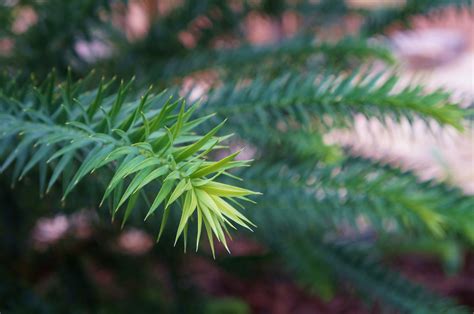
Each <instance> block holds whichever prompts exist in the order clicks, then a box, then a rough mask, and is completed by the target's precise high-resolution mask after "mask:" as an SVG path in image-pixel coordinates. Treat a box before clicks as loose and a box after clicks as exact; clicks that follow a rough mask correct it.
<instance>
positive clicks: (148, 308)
mask: <svg viewBox="0 0 474 314" xmlns="http://www.w3.org/2000/svg"><path fill="white" fill-rule="evenodd" d="M473 20H474V18H473V13H472V4H471V1H462V0H451V1H448V0H436V1H425V0H407V1H382V0H380V1H378V0H377V1H376V0H368V1H363V0H350V1H349V0H348V1H342V0H337V1H334V0H319V1H298V0H296V1H285V0H273V1H272V0H255V1H245V0H229V1H223V0H200V1H198V0H180V1H172V0H169V1H165V0H163V1H161V0H134V1H132V0H129V1H125V0H123V1H121V0H81V1H79V0H78V1H72V0H71V1H64V0H43V1H38V0H4V1H2V3H0V25H1V27H0V65H1V67H2V69H3V72H4V73H3V75H2V77H1V85H0V86H1V87H0V95H1V96H2V99H7V98H8V99H10V100H11V99H16V100H18V101H19V102H22V101H25V102H27V101H28V100H29V99H32V97H30V96H29V95H30V94H34V92H35V90H37V89H40V87H39V86H41V82H44V80H45V79H46V78H47V77H48V75H49V77H52V76H53V75H54V76H55V77H56V78H57V79H58V81H65V80H71V81H74V82H79V80H80V79H81V78H83V77H85V76H87V75H88V74H89V73H91V71H92V72H93V74H92V75H90V76H89V81H88V84H89V85H90V86H98V84H99V82H100V80H101V78H102V77H105V78H107V79H110V78H112V77H118V78H120V79H130V78H132V77H134V78H135V79H134V81H133V83H132V87H131V90H130V91H129V92H128V93H127V96H126V97H127V100H129V101H132V100H134V99H138V97H139V96H140V95H143V93H144V92H145V91H146V90H147V89H148V88H149V86H150V85H152V90H153V91H156V92H160V91H162V90H163V89H165V88H167V91H166V92H165V94H164V96H163V97H167V96H169V95H180V96H182V97H183V98H184V99H186V100H188V101H189V102H191V103H192V102H194V101H197V100H200V101H202V104H201V106H200V107H199V109H198V110H197V115H198V116H205V115H207V114H215V116H214V117H213V118H211V119H210V120H209V121H207V122H205V123H203V124H202V125H200V126H199V127H198V130H199V131H203V130H210V129H211V128H212V127H213V126H215V125H216V124H217V123H218V122H219V121H221V120H223V119H225V118H228V119H229V120H228V121H227V123H226V124H225V126H224V130H225V131H228V132H229V133H235V136H234V137H233V138H232V139H231V140H229V142H228V145H229V147H230V149H229V150H230V151H235V150H237V149H239V148H242V147H245V150H244V152H243V153H242V154H243V155H244V157H246V158H251V159H255V161H254V162H253V163H252V165H251V166H250V168H247V169H244V170H242V171H239V172H237V173H236V174H238V175H239V176H242V177H243V178H244V182H243V186H244V187H246V188H252V189H255V190H257V191H260V192H262V193H263V195H262V196H261V197H258V198H257V199H256V201H257V204H254V205H250V206H247V207H248V208H247V209H246V210H245V211H244V212H245V215H247V216H248V217H249V218H250V219H251V220H252V221H253V222H255V223H256V225H257V228H256V230H255V232H254V233H250V232H246V231H243V230H238V231H235V232H233V236H234V239H233V241H231V242H230V243H229V246H230V248H231V252H232V254H230V255H229V254H227V253H226V252H225V250H224V248H223V246H222V245H217V247H216V251H217V256H216V258H215V259H213V258H212V255H211V252H210V249H209V246H208V245H207V246H206V245H204V246H205V247H204V249H203V250H201V251H200V252H198V253H194V252H187V253H183V250H182V249H181V247H173V246H172V241H173V240H174V233H173V232H171V230H173V229H172V228H171V229H170V230H166V231H165V233H164V235H163V238H164V239H163V240H162V241H160V243H158V244H155V241H154V239H155V235H156V233H157V230H156V223H154V222H153V223H146V224H144V223H143V222H142V218H141V217H142V216H141V215H136V214H135V213H132V216H131V217H130V219H129V222H128V223H127V225H126V227H125V228H124V229H123V230H122V229H121V227H120V222H117V221H115V222H113V223H110V215H109V213H108V212H107V211H106V210H103V209H97V204H98V202H97V200H98V199H100V196H101V195H99V194H100V193H99V192H98V190H101V189H102V188H103V187H102V186H103V182H102V181H103V180H102V179H101V178H100V176H89V177H88V178H87V179H86V182H83V183H81V184H80V185H79V186H78V188H77V190H76V191H75V192H74V193H73V194H72V195H71V197H70V198H68V199H67V201H66V203H61V202H60V199H61V189H60V188H57V189H53V190H52V191H51V192H50V193H49V194H47V195H44V196H42V197H40V194H39V193H38V189H39V187H38V183H37V182H38V179H37V177H40V176H41V173H40V171H39V170H34V171H33V172H32V173H31V174H30V175H29V176H27V177H25V178H24V179H23V180H22V181H20V182H14V183H13V184H12V180H11V177H12V176H13V177H15V174H14V172H15V170H6V171H5V172H3V173H2V175H1V176H0V184H1V188H0V200H1V203H2V204H3V205H2V210H1V211H0V246H1V247H0V263H1V268H0V278H1V279H0V312H2V313H129V312H136V313H156V312H160V313H161V312H162V313H379V312H396V311H398V312H402V313H404V312H410V313H457V312H460V313H464V312H465V313H469V312H470V311H472V308H473V307H474V303H473V300H474V283H473V282H474V255H473V251H472V248H473V243H474V200H473V197H472V196H471V195H472V193H473V192H474V189H473V186H472V182H474V180H473V178H474V176H473V174H472V168H474V167H473V156H472V147H473V146H472V125H471V124H472V122H471V120H472V117H471V116H472V99H473V98H472V97H473V96H474V92H473V90H474V88H473V86H472V66H471V68H470V69H471V72H470V75H471V84H470V85H467V87H465V86H464V85H462V84H463V83H465V82H463V83H461V84H458V85H456V84H451V85H450V84H449V83H448V84H444V83H445V82H444V81H443V82H442V84H437V83H436V82H432V81H429V79H425V81H423V82H422V83H420V80H416V79H414V76H416V74H419V73H422V74H426V73H429V74H431V75H432V76H434V77H436V75H437V74H436V67H440V66H441V72H442V73H451V72H449V71H450V70H446V68H443V66H444V65H445V64H453V62H454V63H455V62H456V61H453V60H459V59H462V58H464V56H465V55H466V54H468V55H469V56H470V57H469V58H471V59H467V60H469V61H470V62H471V64H472V56H473V52H472V51H473V50H472V49H473V47H474V45H473V42H474V39H473V38H472V26H473ZM464 36H465V37H464ZM469 61H468V63H469ZM459 67H463V66H462V65H461V66H459ZM467 71H468V72H469V68H468V69H467ZM464 74H465V72H464ZM452 75H453V76H456V74H452ZM468 75H469V73H468ZM441 76H442V74H441ZM461 77H462V78H465V76H461ZM459 80H461V79H459ZM465 80H466V79H464V81H465ZM467 80H469V79H467ZM78 84H79V83H78ZM74 86H76V85H74ZM406 86H408V87H406ZM440 86H447V87H449V88H450V89H451V90H452V91H453V93H451V94H450V93H447V92H445V91H442V90H438V89H437V88H439V87H440ZM459 86H460V88H458V89H457V87H459ZM403 87H406V88H403ZM5 104H7V101H5V100H2V106H5ZM2 108H4V107H2ZM461 130H463V131H462V132H463V133H461ZM466 134H467V135H466ZM397 140H398V141H397ZM399 143H402V144H399ZM9 149H10V148H8V147H7V146H1V150H0V154H1V155H2V159H3V156H4V155H5V154H7V153H8V152H9ZM448 151H449V152H451V153H452V154H453V155H455V157H452V156H451V155H450V154H447V153H446V152H448ZM427 156H428V157H427ZM216 157H222V156H216ZM13 185H14V188H12V187H13ZM171 216H172V217H171V218H170V219H171V220H172V223H175V224H177V221H178V219H179V216H178V215H174V216H173V215H171Z"/></svg>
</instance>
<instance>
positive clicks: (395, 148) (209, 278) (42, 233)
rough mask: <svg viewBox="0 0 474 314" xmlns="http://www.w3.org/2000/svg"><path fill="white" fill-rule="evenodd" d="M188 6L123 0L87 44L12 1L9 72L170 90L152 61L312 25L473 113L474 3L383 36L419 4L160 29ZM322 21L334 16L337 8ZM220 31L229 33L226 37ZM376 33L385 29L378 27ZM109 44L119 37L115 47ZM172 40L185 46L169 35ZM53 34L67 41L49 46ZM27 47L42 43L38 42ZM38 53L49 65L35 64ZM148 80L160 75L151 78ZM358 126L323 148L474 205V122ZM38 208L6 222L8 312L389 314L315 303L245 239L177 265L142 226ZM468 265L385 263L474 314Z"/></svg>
mask: <svg viewBox="0 0 474 314" xmlns="http://www.w3.org/2000/svg"><path fill="white" fill-rule="evenodd" d="M62 1H64V0H59V2H62ZM52 2H54V1H52ZM59 2H58V5H59ZM65 2H67V1H65ZM73 2H74V1H71V3H73ZM99 2H101V1H97V3H99ZM182 2H183V1H178V0H176V1H173V0H168V1H161V0H130V1H127V2H121V1H115V2H111V5H112V7H111V8H108V9H107V10H102V9H100V8H99V9H97V10H95V9H93V10H91V23H95V22H96V19H97V20H98V21H107V25H108V27H110V28H111V29H107V30H106V31H105V30H102V29H101V28H96V29H95V30H94V32H92V34H88V35H87V36H85V35H84V34H83V33H81V30H80V29H74V28H75V27H77V25H80V23H79V22H78V21H75V20H74V17H73V16H67V15H66V13H65V15H64V16H58V17H56V18H50V19H45V18H44V16H47V15H48V14H58V13H59V12H54V13H48V12H44V11H40V12H38V11H37V8H39V7H41V6H37V5H36V4H35V1H21V0H4V1H3V3H2V4H0V6H2V7H3V8H2V10H3V11H5V12H7V13H5V14H4V15H5V16H4V19H1V17H0V22H1V23H2V25H0V55H1V56H2V58H3V60H5V61H4V63H3V65H4V66H5V67H9V66H12V65H15V66H16V65H17V66H18V67H28V68H31V69H35V70H36V72H37V73H39V74H38V75H41V74H42V73H45V72H47V71H48V70H47V69H49V67H50V66H54V67H56V68H57V69H58V70H59V71H61V70H62V69H65V68H66V67H67V65H70V66H71V67H72V71H73V75H75V76H81V75H83V74H84V73H86V72H88V71H89V70H90V69H92V68H95V69H96V71H98V72H103V73H104V75H107V74H108V73H117V75H119V76H120V75H121V76H126V75H130V74H135V75H136V76H137V80H138V81H140V80H141V79H144V80H147V81H152V83H154V84H158V85H159V84H160V81H159V79H157V80H156V82H154V80H153V78H151V79H150V78H148V77H147V75H148V74H149V73H147V62H149V60H154V58H156V59H157V60H154V61H156V64H158V65H159V64H160V58H162V59H165V58H168V57H169V55H170V54H171V55H172V56H173V57H175V55H174V53H176V58H179V57H180V56H181V55H185V53H186V52H188V51H189V50H193V49H195V50H196V51H199V50H200V48H201V46H203V45H212V46H213V47H216V48H232V47H236V46H238V45H239V42H240V41H242V40H243V41H245V42H248V43H251V44H253V45H265V44H271V43H274V42H279V41H281V40H283V39H285V38H291V37H292V36H294V35H295V34H297V33H298V32H299V31H300V30H301V29H304V28H311V27H314V28H315V29H317V30H318V34H319V35H320V36H319V38H318V39H319V40H325V41H329V42H336V41H338V40H339V39H342V38H344V37H346V36H350V35H353V34H356V33H359V32H360V31H361V29H363V28H364V32H365V33H366V34H367V36H368V37H369V41H372V42H374V43H377V44H379V45H382V46H384V47H386V48H387V49H389V50H390V51H391V52H392V53H393V55H394V56H395V62H396V64H397V65H396V68H397V73H399V75H400V76H401V77H402V78H403V80H402V82H401V83H403V84H410V83H412V82H422V83H424V84H425V85H426V86H427V87H428V88H429V89H430V90H436V89H439V88H442V89H447V90H449V91H452V93H453V99H454V100H456V101H457V102H459V103H460V104H461V105H462V106H464V107H466V108H468V107H470V106H471V104H472V103H473V101H474V14H473V8H472V6H471V7H469V6H467V7H466V6H463V7H462V8H461V9H460V8H458V7H454V6H447V7H443V8H441V9H434V10H426V12H424V10H420V12H421V13H419V14H418V13H414V14H412V15H411V16H410V17H409V18H408V20H407V21H405V22H407V23H397V22H395V23H387V25H383V24H384V23H383V22H384V18H386V19H387V21H389V15H387V16H384V15H383V14H380V16H378V15H375V12H385V11H386V10H388V11H390V10H395V11H396V9H397V8H402V7H404V6H406V5H407V3H409V2H410V0H406V1H402V0H398V1H397V0H347V1H345V2H344V1H341V5H342V6H344V7H345V8H346V9H345V10H347V13H344V14H341V15H340V16H337V23H331V21H330V19H328V18H327V16H325V18H324V20H325V21H326V22H325V23H315V24H316V26H314V25H308V24H307V21H306V20H305V19H304V18H303V17H302V14H303V12H299V11H298V10H296V9H295V10H287V11H283V12H280V11H279V7H278V3H279V1H275V2H273V1H263V0H261V1H258V0H256V1H255V2H256V3H260V2H265V3H266V5H267V7H265V6H263V7H265V10H250V11H248V12H247V11H245V16H243V17H240V22H239V23H238V25H237V29H238V31H237V32H236V33H237V34H238V36H240V37H238V36H235V34H234V36H230V35H228V34H227V30H228V29H230V28H233V27H235V25H234V24H233V23H234V21H228V20H226V19H219V18H218V17H219V15H222V14H224V13H223V12H222V10H221V9H222V8H221V6H220V5H219V4H215V6H216V8H215V9H214V10H213V9H212V8H211V9H210V10H208V11H207V14H208V16H206V15H200V16H197V17H195V18H193V19H192V20H190V21H189V20H183V23H186V25H183V26H182V27H180V28H177V29H176V30H173V29H171V31H170V30H169V29H167V27H175V25H177V23H171V22H170V23H169V24H166V23H164V22H163V23H162V24H160V23H159V22H156V21H157V19H158V18H159V17H168V18H169V21H173V22H174V20H173V19H180V18H183V17H182V16H184V15H185V14H184V13H180V12H179V11H177V10H176V8H179V7H180V6H181V5H183V3H182ZM218 2H219V1H218ZM228 2H229V8H235V9H236V10H240V9H241V8H240V6H242V5H243V4H242V3H243V2H242V1H228ZM251 2H252V1H251ZM316 2H317V1H316ZM335 2H337V1H335ZM428 5H429V4H428ZM328 6H329V5H328ZM196 7H198V6H196ZM226 7H227V6H226ZM359 10H361V11H364V12H366V11H370V12H374V20H373V21H372V24H371V23H367V21H366V20H365V19H364V17H363V15H362V14H358V12H359ZM3 11H2V12H3ZM274 12H278V14H274ZM338 12H339V11H338ZM324 14H328V15H330V14H331V10H329V9H328V11H327V12H325V13H324ZM338 14H339V13H338ZM92 15H94V17H92ZM96 16H97V17H96ZM315 18H317V17H315ZM62 19H66V20H67V19H71V28H72V29H64V30H63V35H64V37H63V38H61V36H57V34H48V33H47V31H45V30H47V29H48V27H49V26H51V24H54V23H61V20H62ZM334 19H336V17H335V18H334ZM380 19H381V21H382V22H381V23H379V22H380V21H379V20H380ZM327 20H329V22H327ZM42 21H46V22H44V23H45V27H44V29H42V28H38V29H37V30H35V32H36V34H31V33H29V30H30V29H31V28H32V27H34V26H35V25H36V23H39V22H42ZM167 21H168V20H167ZM216 21H219V23H220V24H219V25H217V26H216ZM48 23H50V24H48ZM381 25H382V26H381ZM216 27H217V28H218V29H219V30H221V34H220V35H219V36H213V37H212V38H211V37H209V38H207V37H206V36H207V34H208V32H207V31H206V30H208V29H211V28H216ZM378 27H381V30H379V29H375V28H378ZM7 28H8V29H7ZM164 29H166V32H165V31H162V30H164ZM105 33H107V36H110V34H113V36H115V37H107V36H105ZM23 34H24V36H23ZM169 34H172V36H173V38H167V37H166V36H170V35H169ZM321 34H322V35H321ZM49 35H50V36H52V37H53V38H54V39H55V42H50V41H48V36H49ZM29 36H36V38H37V39H36V41H33V40H31V38H30V37H29ZM90 36H91V37H90ZM321 36H323V37H324V38H321ZM150 38H152V39H153V40H150ZM70 41H73V42H72V43H71V42H70ZM162 42H163V43H167V46H163V45H162ZM128 44H130V46H127V45H128ZM124 47H125V48H124ZM63 48H64V49H63ZM38 52H40V53H43V54H44V55H39V56H37V55H33V54H37V53H38ZM51 59H52V60H51ZM43 61H44V64H43V63H42V62H43ZM282 62H284V61H282ZM357 62H361V64H360V67H364V66H365V65H364V64H363V63H362V61H357ZM283 66H284V65H283ZM370 67H371V69H372V70H373V71H374V72H377V71H380V70H381V69H383V68H384V67H386V64H385V63H384V62H375V63H373V64H371V65H370ZM149 70H150V72H151V71H153V69H152V68H151V67H150V68H149ZM215 77H216V75H215V73H213V72H212V71H201V72H200V71H196V72H195V73H194V74H193V75H190V76H189V77H185V78H183V79H182V81H181V82H183V83H182V86H183V87H182V88H183V90H186V88H191V87H192V88H193V89H195V93H196V97H200V96H202V94H203V91H205V90H206V86H207V84H208V82H209V81H212V80H214V79H215ZM196 87H200V88H201V89H199V88H196ZM400 88H402V87H400ZM355 121H356V123H355V124H354V126H353V127H352V128H351V129H349V130H344V131H340V130H337V131H333V132H331V133H330V134H327V135H326V136H325V139H324V140H325V141H326V142H327V143H335V144H340V145H343V146H345V147H348V148H349V149H350V150H352V151H353V152H354V153H355V154H357V155H361V156H367V157H371V158H375V159H380V160H382V161H384V162H389V163H392V164H394V165H397V166H399V167H401V168H402V169H410V170H413V171H415V173H417V175H419V176H420V178H423V179H429V178H432V179H436V180H445V181H448V182H450V183H451V184H453V185H456V186H458V187H460V188H461V189H462V190H463V191H464V192H465V193H466V194H474V129H473V128H472V125H467V126H466V131H465V132H464V133H462V134H459V133H457V132H455V131H454V129H453V130H451V129H449V128H440V127H437V126H432V127H428V126H427V125H426V123H424V122H423V121H410V122H408V121H404V120H402V121H387V122H386V123H384V125H382V124H381V123H380V122H379V121H378V120H375V119H374V120H372V119H368V118H366V117H365V116H363V115H360V116H357V117H356V120H355ZM250 154H251V152H250ZM30 188H31V187H29V186H28V185H26V186H20V187H18V189H21V190H22V191H28V189H30ZM11 193H12V192H11V190H10V186H9V183H7V182H6V180H2V186H1V189H0V194H1V199H2V200H3V204H2V208H6V207H10V208H17V207H21V208H28V206H33V205H34V206H37V205H36V204H37V203H38V199H36V198H34V197H32V198H31V199H24V200H18V199H16V197H15V196H14V194H11ZM29 194H31V195H34V193H29ZM29 194H25V195H29ZM19 203H20V204H21V206H18V204H19ZM39 207H40V208H38V209H36V208H35V210H36V211H37V216H35V217H30V218H25V217H24V216H23V213H22V212H21V211H19V212H15V211H4V212H3V213H2V214H3V215H4V218H5V221H8V223H5V222H4V223H3V224H2V225H1V228H3V230H1V232H0V234H2V235H3V237H2V238H1V239H2V244H1V245H2V246H3V247H9V248H10V249H12V248H14V249H12V250H13V251H11V252H10V253H11V254H8V255H5V254H2V253H0V258H8V259H10V260H9V261H8V262H6V261H5V260H1V259H0V263H1V268H2V269H1V270H0V272H10V271H12V270H11V269H9V268H6V267H4V265H7V266H8V267H12V265H13V266H14V270H13V271H14V272H15V273H16V274H17V275H16V276H17V279H18V280H17V281H15V282H7V283H0V311H2V306H3V304H2V302H6V303H8V304H9V308H18V309H20V308H21V309H23V310H22V311H23V312H21V313H39V312H44V313H49V312H50V311H53V312H54V311H56V310H59V311H61V310H62V309H65V308H68V305H71V304H73V305H74V307H75V309H76V310H73V309H71V311H70V312H71V313H76V312H77V313H127V312H131V311H133V312H137V313H151V312H156V311H163V312H182V313H195V312H200V311H203V312H205V313H277V314H278V313H281V314H283V313H378V312H379V310H380V308H379V307H378V306H377V305H375V306H370V307H367V306H366V304H364V301H363V300H361V299H360V298H358V297H356V296H355V295H354V294H353V291H352V288H351V287H350V286H347V287H346V286H340V287H338V288H337V291H336V293H335V295H334V297H333V298H332V299H330V300H326V299H325V298H323V297H321V296H318V295H317V294H315V293H311V291H308V290H307V289H304V288H303V287H302V286H301V285H300V284H299V283H298V282H296V281H295V280H294V279H293V278H292V277H291V276H290V275H289V274H288V273H287V272H286V270H285V268H283V267H282V265H281V264H280V263H279V261H278V260H277V259H273V258H272V254H271V253H269V251H268V249H267V248H266V247H265V245H264V244H262V243H259V242H257V241H256V240H254V239H250V238H247V237H246V236H245V235H238V234H237V235H236V236H235V239H234V241H232V242H231V243H230V244H229V245H230V247H231V251H232V256H226V255H225V253H223V252H218V257H217V259H216V260H212V259H209V258H208V257H206V256H202V255H200V254H194V253H187V254H184V255H181V254H179V255H177V254H175V253H173V251H174V250H181V248H173V247H172V246H171V245H169V243H164V244H162V243H161V244H160V245H158V246H156V245H155V239H154V238H153V237H152V236H151V235H149V234H148V233H147V232H145V231H143V230H141V229H139V228H137V227H126V228H125V229H124V230H123V231H120V229H119V228H115V227H104V225H103V223H101V222H100V221H101V220H102V219H103V218H102V217H101V218H99V216H98V214H97V213H96V209H95V208H90V207H87V206H84V207H83V209H81V210H80V211H76V212H68V211H62V210H61V209H58V210H53V211H51V209H50V208H48V203H47V202H45V203H44V205H42V206H39ZM2 211H3V209H2ZM38 215H39V216H40V218H38ZM2 219H3V218H2ZM25 219H26V220H27V222H26V223H25V221H24V220H25ZM20 226H21V228H20ZM18 228H20V229H18ZM9 241H11V242H15V243H21V246H17V245H13V244H12V243H9ZM17 241H20V242H17ZM452 250H456V248H455V247H453V248H452ZM463 258H464V259H465V260H464V261H463V262H460V263H456V261H453V264H455V265H458V266H453V267H454V268H456V267H458V269H457V271H456V272H451V271H449V270H448V271H447V270H446V268H449V267H447V266H446V264H445V263H443V262H441V261H440V260H439V259H437V258H433V257H432V256H429V255H424V254H422V253H410V252H409V253H405V254H397V255H396V256H395V257H393V258H390V259H389V260H388V261H387V263H388V264H389V265H391V266H392V267H393V268H395V269H397V270H400V271H401V273H403V274H405V275H407V276H408V277H409V278H411V279H413V280H414V281H417V282H419V283H422V284H424V285H425V286H428V287H430V288H431V289H433V290H434V291H436V292H439V293H441V294H442V295H446V296H452V297H455V298H456V299H457V300H459V301H460V302H461V303H463V304H465V305H468V306H470V307H473V308H474V253H473V252H471V253H468V254H467V255H466V256H465V257H463ZM11 259H13V260H11ZM132 270H133V271H132ZM64 283H67V286H64ZM6 303H5V304H6ZM15 306H16V307H15ZM2 313H3V311H2ZM6 313H8V312H6Z"/></svg>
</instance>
